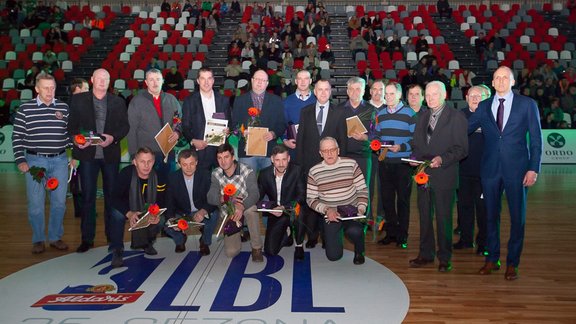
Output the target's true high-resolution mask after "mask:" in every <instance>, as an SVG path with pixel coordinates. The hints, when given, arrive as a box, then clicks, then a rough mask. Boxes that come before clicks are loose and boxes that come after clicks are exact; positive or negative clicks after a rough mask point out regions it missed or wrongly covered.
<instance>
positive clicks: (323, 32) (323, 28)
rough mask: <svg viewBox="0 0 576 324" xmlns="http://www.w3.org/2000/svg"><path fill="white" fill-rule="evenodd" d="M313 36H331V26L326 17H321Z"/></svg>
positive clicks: (317, 37)
mask: <svg viewBox="0 0 576 324" xmlns="http://www.w3.org/2000/svg"><path fill="white" fill-rule="evenodd" d="M312 36H314V37H316V39H319V38H320V37H322V36H324V37H326V38H329V37H330V26H328V24H327V23H326V19H324V18H322V19H320V22H319V23H318V24H317V25H316V26H315V27H314V29H313V30H312Z"/></svg>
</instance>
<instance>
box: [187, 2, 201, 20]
mask: <svg viewBox="0 0 576 324" xmlns="http://www.w3.org/2000/svg"><path fill="white" fill-rule="evenodd" d="M201 14H202V12H201V11H200V8H198V5H196V4H194V5H193V6H192V9H190V20H189V21H191V20H192V19H196V21H198V18H199V17H200V15H201Z"/></svg>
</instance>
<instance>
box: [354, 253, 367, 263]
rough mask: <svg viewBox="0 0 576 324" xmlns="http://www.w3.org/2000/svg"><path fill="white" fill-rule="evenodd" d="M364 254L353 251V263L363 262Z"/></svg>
mask: <svg viewBox="0 0 576 324" xmlns="http://www.w3.org/2000/svg"><path fill="white" fill-rule="evenodd" d="M364 261H365V259H364V254H363V253H354V261H353V262H354V264H356V265H358V264H364Z"/></svg>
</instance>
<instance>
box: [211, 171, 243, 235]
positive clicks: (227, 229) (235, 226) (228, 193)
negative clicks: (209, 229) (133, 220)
mask: <svg viewBox="0 0 576 324" xmlns="http://www.w3.org/2000/svg"><path fill="white" fill-rule="evenodd" d="M237 193H238V190H237V189H236V186H235V185H234V184H232V183H229V184H227V185H225V186H224V188H223V189H222V200H223V202H224V203H223V204H222V207H223V209H222V211H223V215H224V219H223V220H222V224H221V225H220V229H219V230H218V233H217V234H216V236H219V235H220V233H221V232H222V230H224V235H226V236H230V235H233V234H236V233H238V232H240V230H241V229H242V218H240V219H239V220H238V221H233V220H232V219H230V217H232V215H234V212H236V206H235V205H234V203H235V202H236V195H237Z"/></svg>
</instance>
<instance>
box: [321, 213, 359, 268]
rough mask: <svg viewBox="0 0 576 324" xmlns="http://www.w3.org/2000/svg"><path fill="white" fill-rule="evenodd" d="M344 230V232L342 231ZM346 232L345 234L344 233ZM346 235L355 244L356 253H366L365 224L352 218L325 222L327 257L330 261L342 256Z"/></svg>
mask: <svg viewBox="0 0 576 324" xmlns="http://www.w3.org/2000/svg"><path fill="white" fill-rule="evenodd" d="M342 231H344V233H342ZM342 234H344V235H342ZM343 236H346V237H347V238H348V239H349V240H350V241H351V242H352V243H353V244H354V253H364V224H362V223H359V222H356V221H353V220H350V221H342V222H329V223H326V222H324V237H325V243H326V244H325V245H324V246H325V249H326V257H327V258H328V260H330V261H336V260H339V259H340V258H342V254H343V253H344V239H343Z"/></svg>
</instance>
